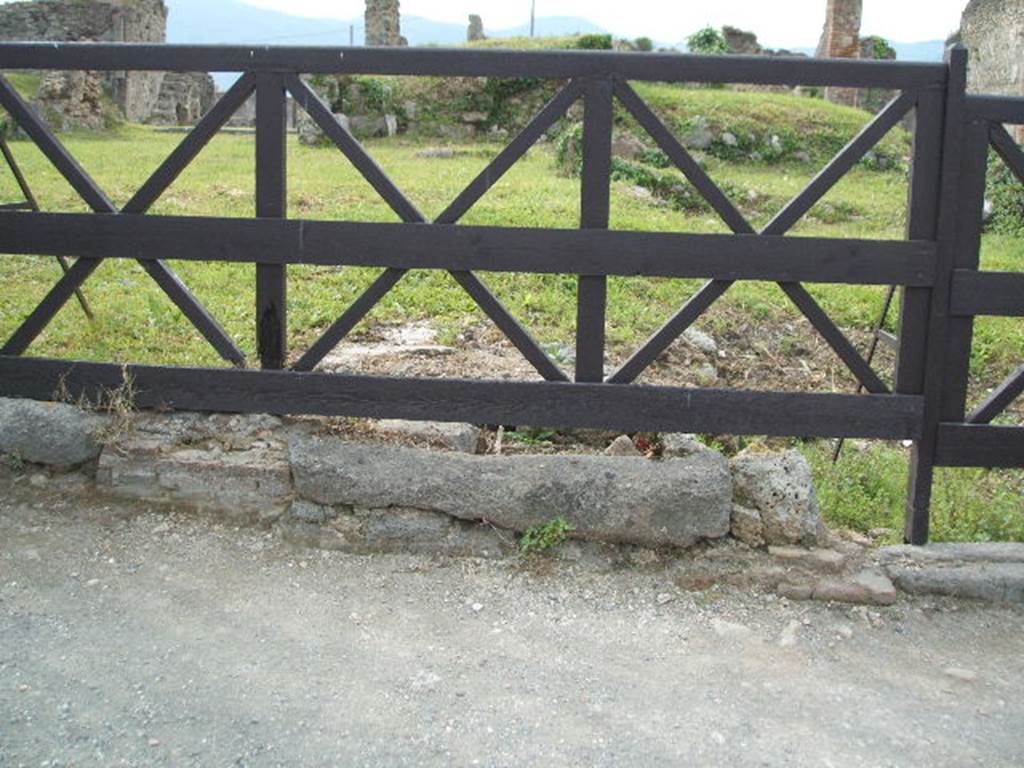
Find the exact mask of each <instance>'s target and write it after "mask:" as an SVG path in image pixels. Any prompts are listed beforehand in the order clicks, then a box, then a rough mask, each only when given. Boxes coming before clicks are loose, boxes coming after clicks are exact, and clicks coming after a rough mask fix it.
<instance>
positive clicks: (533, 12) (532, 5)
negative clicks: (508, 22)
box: [530, 0, 537, 37]
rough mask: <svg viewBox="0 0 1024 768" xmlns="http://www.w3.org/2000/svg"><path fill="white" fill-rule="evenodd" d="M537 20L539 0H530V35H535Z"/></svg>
mask: <svg viewBox="0 0 1024 768" xmlns="http://www.w3.org/2000/svg"><path fill="white" fill-rule="evenodd" d="M536 21H537V0H531V1H530V37H533V32H534V26H535V24H536Z"/></svg>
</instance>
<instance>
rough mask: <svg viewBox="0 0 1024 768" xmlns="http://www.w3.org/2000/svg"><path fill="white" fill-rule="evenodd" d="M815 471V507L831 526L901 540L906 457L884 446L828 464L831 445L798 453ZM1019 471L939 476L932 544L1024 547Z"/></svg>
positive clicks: (850, 449)
mask: <svg viewBox="0 0 1024 768" xmlns="http://www.w3.org/2000/svg"><path fill="white" fill-rule="evenodd" d="M801 448H802V450H803V453H804V454H805V455H806V456H807V458H808V460H809V461H810V462H811V465H812V467H813V468H814V476H815V480H816V482H817V489H818V501H819V503H820V504H821V508H822V510H823V513H824V514H825V516H826V517H827V519H828V521H829V522H830V523H831V524H832V525H838V526H843V527H847V528H851V529H853V530H856V531H860V532H862V533H867V532H869V531H872V530H876V529H881V528H886V529H889V531H890V532H889V533H888V534H887V535H886V536H884V537H883V540H884V541H887V542H888V543H898V542H900V541H902V538H903V509H904V504H905V502H906V493H907V466H908V463H907V462H908V456H907V450H906V449H904V448H901V447H898V446H892V445H887V444H871V445H867V444H861V443H857V442H853V443H850V444H848V445H847V446H846V450H845V451H844V453H843V455H842V458H841V459H840V461H839V463H838V464H835V465H833V464H832V450H831V448H832V446H831V441H817V442H812V443H805V444H803V445H802V446H801ZM1022 494H1024V472H1020V471H1005V470H1000V471H993V470H986V469H941V468H940V469H937V470H936V479H935V491H934V496H933V499H932V518H931V519H932V522H931V535H932V540H933V541H1024V498H1022Z"/></svg>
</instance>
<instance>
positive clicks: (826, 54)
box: [818, 0, 863, 107]
mask: <svg viewBox="0 0 1024 768" xmlns="http://www.w3.org/2000/svg"><path fill="white" fill-rule="evenodd" d="M862 6H863V2H862V0H828V6H827V8H826V11H825V28H824V29H823V30H822V32H821V41H820V42H819V43H818V56H819V58H831V59H859V58H860V20H861V12H862ZM825 98H826V99H828V100H829V101H833V102H835V103H837V104H846V105H848V106H851V107H855V106H857V103H858V93H857V89H856V88H826V89H825Z"/></svg>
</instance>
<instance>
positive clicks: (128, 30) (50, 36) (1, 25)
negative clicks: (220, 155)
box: [0, 0, 167, 127]
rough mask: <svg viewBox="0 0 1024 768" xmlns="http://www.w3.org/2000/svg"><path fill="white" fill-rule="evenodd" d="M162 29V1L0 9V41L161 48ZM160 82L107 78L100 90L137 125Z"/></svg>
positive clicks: (137, 75)
mask: <svg viewBox="0 0 1024 768" xmlns="http://www.w3.org/2000/svg"><path fill="white" fill-rule="evenodd" d="M166 29H167V7H166V6H165V5H164V3H163V0H75V2H62V1H61V0H36V1H35V2H20V3H7V4H5V5H0V40H47V41H54V42H63V41H95V42H108V43H121V42H142V43H162V42H164V40H165V38H166ZM162 77H163V76H162V75H161V74H160V73H158V72H127V73H123V72H122V73H110V74H108V75H106V76H105V77H104V84H105V85H106V87H107V88H108V90H109V91H110V93H111V94H112V95H113V98H114V101H115V102H116V103H117V104H118V105H119V106H120V107H121V108H122V109H123V110H124V113H125V117H127V118H128V119H129V120H133V121H143V120H145V119H146V118H147V117H148V116H149V114H150V113H151V112H152V110H153V107H154V105H155V104H156V101H157V98H158V97H159V94H160V83H161V81H162ZM85 127H88V126H85Z"/></svg>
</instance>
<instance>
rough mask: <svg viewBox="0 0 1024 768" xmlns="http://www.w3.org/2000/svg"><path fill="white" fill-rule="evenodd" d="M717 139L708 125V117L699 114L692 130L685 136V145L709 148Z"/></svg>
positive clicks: (688, 147)
mask: <svg viewBox="0 0 1024 768" xmlns="http://www.w3.org/2000/svg"><path fill="white" fill-rule="evenodd" d="M714 140H715V134H714V133H712V132H711V128H710V127H709V126H708V121H707V118H705V117H702V116H699V115H698V116H697V117H696V118H694V120H693V124H692V126H691V128H690V130H689V131H688V132H687V133H686V134H685V135H684V136H683V146H684V147H686V148H687V149H708V148H709V147H710V146H711V144H712V143H713V142H714Z"/></svg>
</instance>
